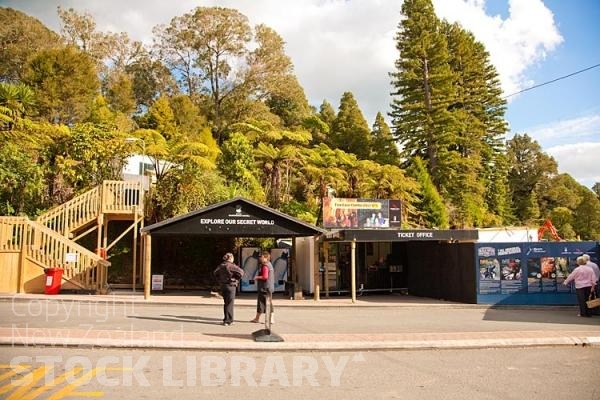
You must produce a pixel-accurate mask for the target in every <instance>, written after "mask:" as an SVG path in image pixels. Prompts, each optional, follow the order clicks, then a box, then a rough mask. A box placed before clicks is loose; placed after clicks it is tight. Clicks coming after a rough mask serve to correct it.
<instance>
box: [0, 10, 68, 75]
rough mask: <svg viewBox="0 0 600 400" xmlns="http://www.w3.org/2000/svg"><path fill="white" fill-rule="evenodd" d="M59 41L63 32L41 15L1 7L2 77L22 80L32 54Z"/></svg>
mask: <svg viewBox="0 0 600 400" xmlns="http://www.w3.org/2000/svg"><path fill="white" fill-rule="evenodd" d="M59 45H60V38H59V36H58V35H57V34H56V33H54V32H52V31H51V30H50V29H48V28H47V27H45V26H44V25H43V24H42V23H41V22H40V21H38V20H37V19H35V18H33V17H30V16H28V15H25V14H23V13H22V12H20V11H17V10H14V9H12V8H4V7H0V81H2V82H18V81H20V80H21V79H22V78H23V74H24V72H25V65H26V63H27V60H28V59H29V58H30V57H31V56H33V55H34V54H35V53H36V52H38V51H40V50H46V49H50V48H54V47H58V46H59Z"/></svg>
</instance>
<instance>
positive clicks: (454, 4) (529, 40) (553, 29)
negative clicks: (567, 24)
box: [434, 0, 563, 95]
mask: <svg viewBox="0 0 600 400" xmlns="http://www.w3.org/2000/svg"><path fill="white" fill-rule="evenodd" d="M489 1H493V0H489ZM508 3H509V10H508V13H509V15H508V18H506V19H504V20H503V19H502V18H501V17H500V16H498V15H495V16H492V15H487V14H486V12H485V2H484V1H483V0H478V1H469V0H434V4H435V9H436V13H437V14H438V16H439V17H440V18H445V19H447V20H448V21H450V22H460V23H461V25H462V26H463V27H464V28H466V29H468V30H470V31H471V32H473V34H474V35H475V37H476V38H477V40H479V41H480V42H482V43H483V44H484V45H485V47H486V49H487V50H488V51H489V53H490V61H491V62H492V64H494V66H495V67H496V69H497V71H498V74H499V75H500V79H501V82H502V88H503V90H504V93H505V94H507V95H508V94H512V93H515V92H517V91H518V90H521V89H523V88H525V87H529V86H531V85H532V84H533V82H531V81H530V80H528V79H527V77H526V75H525V72H526V71H527V69H528V68H529V67H531V66H532V65H534V64H535V63H537V62H539V61H542V60H543V59H544V58H545V57H546V55H547V54H548V53H549V52H551V51H553V50H554V49H555V48H556V47H557V46H558V45H559V44H561V43H562V41H563V38H562V36H561V35H560V32H559V31H558V28H557V26H556V22H555V21H554V16H553V14H552V12H551V11H550V10H549V9H548V8H547V7H546V6H545V5H544V4H543V2H542V1H541V0H509V2H508Z"/></svg>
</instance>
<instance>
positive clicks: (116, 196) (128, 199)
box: [101, 181, 144, 214]
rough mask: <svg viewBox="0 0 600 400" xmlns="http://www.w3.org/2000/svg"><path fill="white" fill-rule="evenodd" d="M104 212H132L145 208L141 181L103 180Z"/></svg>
mask: <svg viewBox="0 0 600 400" xmlns="http://www.w3.org/2000/svg"><path fill="white" fill-rule="evenodd" d="M101 204H102V207H101V212H103V213H117V214H118V213H131V212H133V211H135V210H143V205H144V190H143V188H142V183H141V182H136V181H104V182H102V202H101Z"/></svg>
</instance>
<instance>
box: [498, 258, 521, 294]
mask: <svg viewBox="0 0 600 400" xmlns="http://www.w3.org/2000/svg"><path fill="white" fill-rule="evenodd" d="M500 269H501V273H500V280H501V283H500V286H501V288H502V294H511V293H518V292H520V291H521V290H522V289H523V282H522V278H523V274H522V271H521V259H520V258H502V259H501V260H500Z"/></svg>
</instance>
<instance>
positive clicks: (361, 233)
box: [324, 229, 478, 242]
mask: <svg viewBox="0 0 600 400" xmlns="http://www.w3.org/2000/svg"><path fill="white" fill-rule="evenodd" d="M324 236H325V240H327V241H330V242H351V241H357V242H410V241H447V242H475V241H477V237H478V232H477V230H476V229H445V230H444V229H342V230H336V231H331V232H327V233H326V234H325V235H324Z"/></svg>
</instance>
